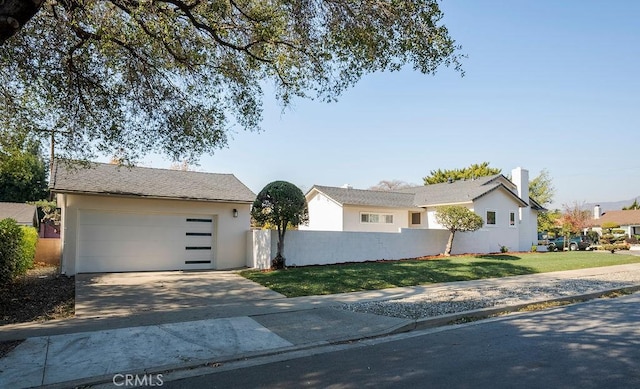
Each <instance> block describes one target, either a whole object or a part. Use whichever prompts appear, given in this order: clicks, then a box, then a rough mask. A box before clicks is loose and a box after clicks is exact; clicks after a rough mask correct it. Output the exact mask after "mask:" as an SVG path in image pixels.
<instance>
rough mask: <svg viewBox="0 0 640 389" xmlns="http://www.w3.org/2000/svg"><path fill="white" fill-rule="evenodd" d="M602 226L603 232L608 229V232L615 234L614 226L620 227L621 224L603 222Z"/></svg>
mask: <svg viewBox="0 0 640 389" xmlns="http://www.w3.org/2000/svg"><path fill="white" fill-rule="evenodd" d="M600 228H602V231H603V232H604V230H607V232H608V233H609V234H613V229H614V228H620V224H618V223H616V222H603V223H602V225H601V226H600Z"/></svg>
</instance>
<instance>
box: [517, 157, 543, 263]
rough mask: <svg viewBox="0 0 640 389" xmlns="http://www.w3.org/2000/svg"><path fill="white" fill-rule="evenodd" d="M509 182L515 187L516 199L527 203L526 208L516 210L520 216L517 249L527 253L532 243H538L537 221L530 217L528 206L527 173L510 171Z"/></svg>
mask: <svg viewBox="0 0 640 389" xmlns="http://www.w3.org/2000/svg"><path fill="white" fill-rule="evenodd" d="M511 181H512V182H513V183H514V184H515V185H516V189H517V193H518V197H520V198H521V199H522V200H523V201H524V202H525V203H527V206H525V207H520V208H519V209H518V214H519V216H520V225H519V226H518V237H519V245H518V246H519V247H518V249H519V250H520V251H529V249H531V244H532V242H537V241H538V220H537V219H536V218H535V216H533V215H532V211H531V208H530V207H529V206H528V205H529V203H530V201H529V171H528V170H526V169H523V168H521V167H517V168H515V169H513V170H511Z"/></svg>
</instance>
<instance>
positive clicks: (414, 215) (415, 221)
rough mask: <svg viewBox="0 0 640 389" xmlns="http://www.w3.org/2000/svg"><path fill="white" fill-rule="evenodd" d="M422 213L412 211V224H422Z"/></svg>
mask: <svg viewBox="0 0 640 389" xmlns="http://www.w3.org/2000/svg"><path fill="white" fill-rule="evenodd" d="M421 216H422V215H421V214H420V212H411V224H412V225H414V226H415V225H417V224H422V223H421V222H422V220H421Z"/></svg>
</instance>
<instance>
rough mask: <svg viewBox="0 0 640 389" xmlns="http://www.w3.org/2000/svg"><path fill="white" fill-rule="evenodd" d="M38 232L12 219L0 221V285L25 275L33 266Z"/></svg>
mask: <svg viewBox="0 0 640 389" xmlns="http://www.w3.org/2000/svg"><path fill="white" fill-rule="evenodd" d="M37 241H38V232H37V231H36V229H35V228H33V227H21V226H19V225H18V223H17V222H16V221H15V220H14V219H10V218H8V219H3V220H0V284H6V283H7V282H9V281H11V280H12V279H13V278H15V277H16V276H19V275H22V274H25V273H26V272H27V269H29V268H31V267H32V266H33V259H34V257H35V253H36V243H37Z"/></svg>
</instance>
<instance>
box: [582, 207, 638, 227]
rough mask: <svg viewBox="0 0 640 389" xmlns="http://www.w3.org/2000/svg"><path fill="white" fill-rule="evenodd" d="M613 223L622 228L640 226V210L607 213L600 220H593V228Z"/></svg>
mask: <svg viewBox="0 0 640 389" xmlns="http://www.w3.org/2000/svg"><path fill="white" fill-rule="evenodd" d="M606 222H612V223H616V224H619V225H621V226H630V225H640V209H629V210H625V211H607V212H605V213H603V214H602V215H601V216H600V218H599V219H593V220H591V223H590V224H591V226H601V225H602V223H606Z"/></svg>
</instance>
